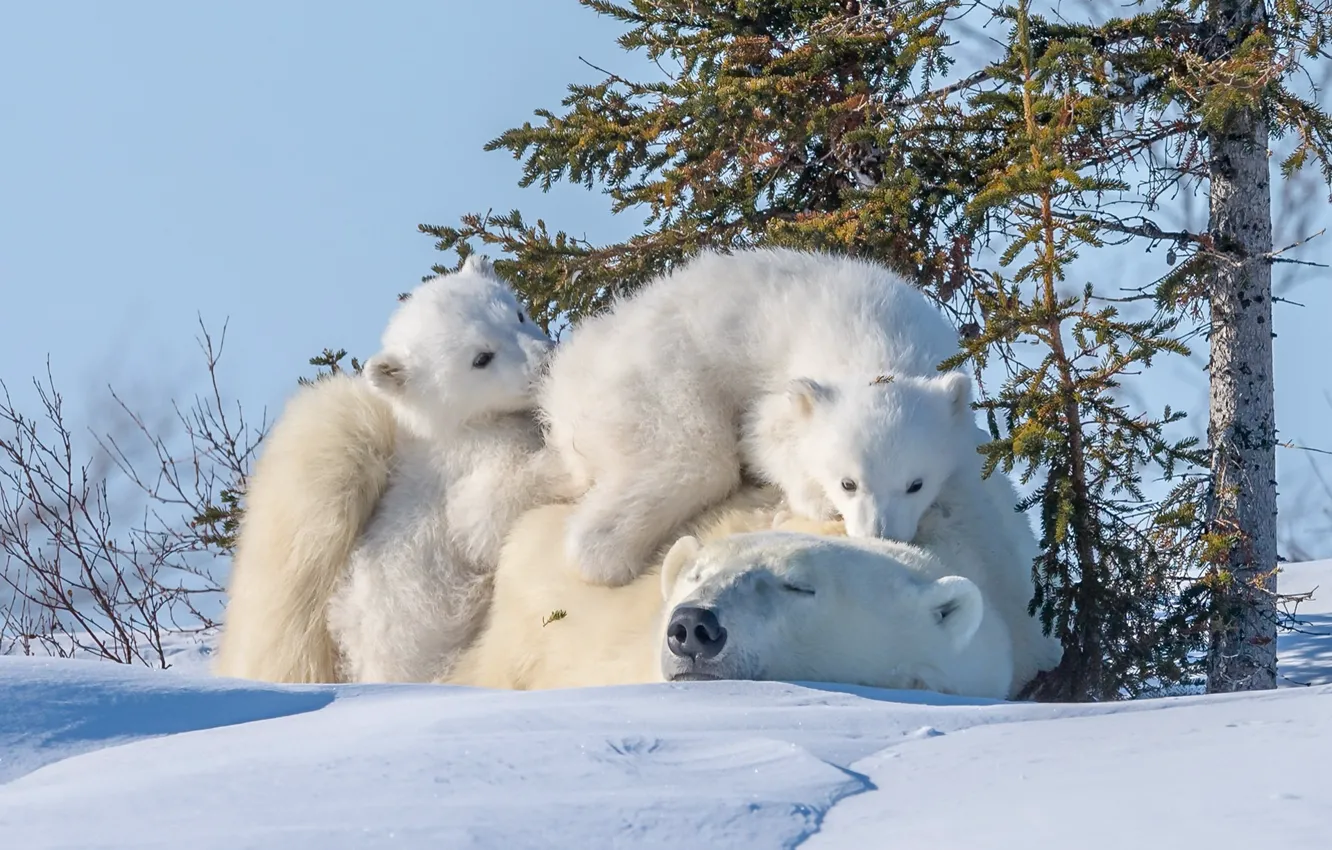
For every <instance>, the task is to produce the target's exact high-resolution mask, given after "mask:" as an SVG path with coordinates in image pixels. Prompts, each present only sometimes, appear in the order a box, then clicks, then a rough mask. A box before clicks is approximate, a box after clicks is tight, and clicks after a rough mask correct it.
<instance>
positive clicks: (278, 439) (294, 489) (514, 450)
mask: <svg viewBox="0 0 1332 850" xmlns="http://www.w3.org/2000/svg"><path fill="white" fill-rule="evenodd" d="M552 345H553V343H552V342H551V341H550V339H549V338H548V337H547V336H546V335H545V334H543V333H542V332H541V331H540V330H539V329H537V327H536V326H535V325H534V324H533V323H532V321H531V320H530V319H529V318H528V317H527V315H526V313H525V312H524V310H523V308H522V307H521V306H520V305H519V303H518V301H517V299H516V298H515V297H514V295H513V293H512V292H511V291H510V290H509V289H508V288H507V287H506V286H505V285H504V284H503V282H501V281H500V280H499V279H498V278H497V277H496V276H495V275H494V273H493V270H492V269H491V267H490V265H489V264H488V263H486V262H485V261H484V260H481V259H479V258H477V257H475V256H473V257H469V258H468V260H467V262H466V263H465V264H464V266H463V268H462V269H461V270H460V271H459V272H457V273H455V274H449V275H443V276H440V277H437V278H434V279H432V280H430V281H428V282H426V283H424V284H422V285H421V286H419V287H417V289H416V290H415V291H413V293H412V294H411V295H410V297H409V298H408V299H407V300H406V301H405V302H404V303H403V304H401V305H400V306H399V307H398V309H397V311H396V312H395V313H394V315H393V317H392V319H391V320H390V322H389V324H388V326H387V329H386V330H385V331H384V335H383V347H382V350H381V351H380V353H379V354H377V355H376V356H375V357H373V358H372V359H371V360H370V361H369V363H367V365H366V370H365V373H364V374H363V375H361V376H356V377H353V376H348V375H335V376H332V377H331V378H329V379H326V380H322V381H319V382H317V383H315V384H314V385H313V386H310V387H306V388H303V389H302V390H300V392H299V393H298V394H297V395H296V396H295V397H294V398H293V399H292V401H291V403H290V404H289V405H288V406H287V408H286V410H284V412H283V415H282V417H281V418H279V419H278V421H277V423H276V425H275V426H274V429H273V431H272V432H271V434H270V435H269V437H268V439H267V441H266V443H265V451H264V453H263V455H262V456H261V457H260V459H259V462H258V464H257V465H256V468H255V472H254V474H253V475H252V476H251V478H250V481H249V489H248V492H247V494H246V499H245V508H246V510H245V514H244V518H243V519H242V522H241V527H240V538H239V542H238V546H237V552H236V557H235V559H234V561H233V565H232V575H231V579H230V586H229V588H228V596H229V599H228V603H227V609H226V617H225V621H226V622H225V626H224V628H223V632H222V641H221V646H220V648H219V652H218V658H217V662H216V664H215V670H216V671H217V672H218V673H219V674H221V675H229V676H240V677H246V678H255V679H266V680H271V681H282V682H312V681H313V682H320V681H324V682H327V681H338V680H343V679H346V678H348V677H350V678H353V679H362V680H381V679H392V680H400V679H414V680H427V679H429V678H430V677H431V676H433V675H436V674H437V673H438V672H439V671H440V670H441V669H443V668H444V667H446V666H447V664H448V661H449V658H450V656H451V654H452V653H453V652H454V651H455V650H456V649H457V648H458V646H460V645H461V644H462V643H463V642H465V641H466V640H468V639H470V637H471V634H472V629H474V628H475V625H476V623H477V622H479V620H480V618H481V614H482V613H483V612H484V605H485V601H486V599H487V595H486V582H487V581H488V577H489V573H490V570H491V569H493V567H494V564H495V562H496V560H497V558H498V553H499V548H500V543H501V541H502V539H503V536H504V535H505V534H506V533H507V531H508V526H509V525H510V524H511V523H512V521H513V520H514V519H515V518H516V517H517V516H518V515H519V514H520V513H522V512H523V511H525V510H527V509H528V508H530V507H531V506H532V505H534V504H537V503H539V502H540V501H541V500H542V498H543V496H542V489H543V488H542V478H541V476H540V475H539V474H538V471H537V464H538V462H539V461H538V457H537V456H538V450H539V448H540V445H541V441H540V436H539V431H538V429H537V427H536V423H535V420H534V418H533V416H532V408H533V404H534V384H535V380H536V378H537V376H538V374H539V373H540V371H541V369H542V368H543V365H544V363H545V362H546V360H547V358H548V354H549V351H550V349H551V347H552Z"/></svg>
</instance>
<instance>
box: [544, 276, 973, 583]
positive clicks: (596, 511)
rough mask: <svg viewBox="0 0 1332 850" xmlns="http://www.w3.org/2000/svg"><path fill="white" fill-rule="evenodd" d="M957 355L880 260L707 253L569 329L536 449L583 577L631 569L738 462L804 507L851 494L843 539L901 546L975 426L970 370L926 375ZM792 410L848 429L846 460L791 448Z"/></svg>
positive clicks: (627, 576) (620, 578)
mask: <svg viewBox="0 0 1332 850" xmlns="http://www.w3.org/2000/svg"><path fill="white" fill-rule="evenodd" d="M956 351H957V334H956V332H955V331H954V330H953V328H952V327H951V326H950V325H949V323H948V322H947V321H946V320H945V319H944V317H943V316H942V314H941V313H940V312H939V311H938V310H937V309H936V308H935V307H934V306H933V305H931V304H930V303H929V301H927V300H926V298H925V297H924V296H923V295H922V294H921V293H919V292H918V291H916V290H915V289H913V288H912V287H911V286H910V285H908V284H907V283H905V282H904V281H902V280H901V279H899V278H898V277H897V276H896V275H894V274H892V273H891V272H889V271H888V270H887V269H886V268H884V267H882V266H878V265H874V264H871V263H867V262H862V261H859V260H854V259H850V258H844V257H834V256H829V255H823V254H813V253H804V252H797V251H790V250H759V251H743V252H739V253H736V254H732V255H722V254H715V253H705V254H702V255H701V256H699V257H698V258H696V259H694V260H693V261H691V262H690V263H688V264H687V265H685V266H684V267H682V268H681V269H679V270H677V271H675V272H674V273H673V274H671V275H668V276H667V277H664V278H662V279H660V280H657V281H655V282H653V283H650V284H648V285H647V286H644V287H643V288H642V289H640V290H639V291H638V292H637V293H635V294H633V295H631V296H629V297H628V298H625V299H623V300H621V301H619V302H617V303H616V304H615V305H614V306H613V307H612V308H611V309H609V310H608V311H606V312H604V313H602V314H599V315H596V316H593V317H591V318H589V319H587V320H585V321H583V322H582V323H580V324H579V325H578V326H577V327H576V328H575V330H574V333H573V336H572V338H571V339H570V340H569V341H568V342H566V343H564V344H563V345H562V346H561V347H560V350H559V351H558V352H557V353H556V354H555V356H554V358H553V360H552V363H551V367H550V371H549V374H548V375H547V377H546V379H545V380H544V381H543V382H542V386H541V389H540V393H539V401H540V409H541V410H540V412H541V416H542V419H543V421H544V423H545V425H546V427H547V437H546V439H547V445H548V446H550V448H551V449H552V451H554V452H555V453H557V454H558V456H559V458H560V459H561V460H562V461H563V465H564V468H565V470H566V471H567V473H568V475H569V478H570V479H571V480H570V485H571V490H572V491H574V492H581V493H582V495H581V499H580V503H579V507H578V509H577V511H576V513H575V515H574V518H573V520H572V522H571V524H570V529H569V535H568V540H567V543H566V546H567V550H568V552H567V553H568V555H569V557H570V559H571V560H572V561H574V562H575V563H577V564H579V565H580V567H581V569H582V570H583V571H584V574H585V575H586V576H587V577H588V578H589V579H590V580H592V581H596V582H601V583H605V584H623V583H624V582H627V581H629V580H631V579H633V578H634V577H635V576H636V575H638V574H639V573H640V572H642V571H643V570H644V569H646V567H647V563H648V559H649V558H650V556H651V553H652V552H653V551H654V550H655V549H656V547H658V546H659V545H661V544H662V543H663V542H665V538H666V536H667V534H668V533H669V532H670V530H671V529H672V528H674V527H676V526H678V525H679V524H680V523H682V522H684V521H686V520H687V519H689V518H690V517H692V516H695V515H697V513H698V512H699V511H700V510H701V509H702V508H704V507H706V506H707V505H710V504H714V503H716V502H718V501H719V500H721V499H722V498H724V497H725V496H726V495H727V494H728V493H730V492H733V491H734V490H735V489H736V487H737V486H738V485H739V484H740V481H741V476H742V469H748V470H749V471H750V472H752V473H754V474H756V475H757V476H758V477H759V478H761V479H764V480H766V481H769V482H772V483H775V484H777V485H779V486H780V487H782V488H783V489H784V490H785V491H786V495H787V497H788V499H790V501H791V504H792V506H793V507H794V508H795V509H796V510H797V511H799V512H801V513H804V514H807V515H810V516H815V515H819V516H821V515H827V514H829V513H830V506H831V505H833V504H837V503H838V501H839V500H841V501H845V499H843V498H842V497H843V496H844V495H847V494H851V493H853V492H854V494H855V504H854V505H853V506H849V507H848V510H846V511H844V512H843V516H845V517H846V521H847V530H848V532H849V533H850V534H851V535H853V536H874V535H889V536H893V537H898V538H901V539H906V540H909V539H910V538H911V537H912V536H913V535H914V533H915V524H916V522H917V521H918V520H919V518H920V516H921V514H923V513H924V511H925V509H926V508H927V507H928V506H929V505H930V504H931V503H932V502H933V501H934V499H935V497H936V496H937V495H938V493H939V490H940V488H941V487H942V486H943V484H944V481H945V480H946V479H947V477H948V474H949V472H951V463H952V460H953V459H954V458H956V457H958V456H959V455H960V452H961V451H962V449H961V448H959V447H960V446H961V445H962V444H963V442H964V441H965V438H966V435H967V434H969V433H970V431H971V429H972V428H974V419H973V417H972V415H971V411H970V401H971V383H970V379H969V377H968V376H967V375H966V374H963V373H960V372H958V373H950V374H947V375H943V376H939V375H938V372H937V366H938V364H939V363H941V362H942V361H943V360H945V359H947V358H948V357H949V356H951V355H953V354H954V353H956ZM888 375H891V376H892V378H893V379H892V380H891V381H889V380H886V379H882V378H881V376H888ZM789 411H795V412H797V413H799V414H808V415H809V416H814V417H818V418H819V419H820V421H824V420H826V422H827V423H829V424H828V425H827V426H826V427H824V428H823V433H822V434H821V435H820V437H821V438H827V439H829V440H838V439H841V437H842V435H843V434H844V433H846V434H854V435H855V440H854V451H856V452H858V453H859V456H858V457H856V458H855V460H856V461H857V463H856V464H854V465H848V464H843V465H842V466H841V467H834V466H831V465H830V461H829V458H826V457H823V456H820V455H818V454H817V453H814V452H813V451H812V450H806V449H804V448H802V447H800V446H798V445H796V444H795V443H793V442H791V439H792V438H793V437H794V436H795V434H796V431H795V430H794V429H793V428H792V427H790V426H789V425H788V420H789V419H790V416H789V415H788V412H789ZM742 430H743V432H744V434H743V438H742ZM971 450H972V451H974V446H973V447H972V448H971ZM871 458H873V460H871Z"/></svg>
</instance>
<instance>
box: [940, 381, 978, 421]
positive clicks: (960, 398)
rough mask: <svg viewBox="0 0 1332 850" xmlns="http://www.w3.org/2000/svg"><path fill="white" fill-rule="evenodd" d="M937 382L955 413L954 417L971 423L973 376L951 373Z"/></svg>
mask: <svg viewBox="0 0 1332 850" xmlns="http://www.w3.org/2000/svg"><path fill="white" fill-rule="evenodd" d="M937 380H938V382H939V385H940V387H941V388H942V389H943V392H944V395H945V396H946V397H947V399H948V406H949V409H950V410H952V411H953V415H954V416H956V417H957V418H959V419H965V421H967V422H970V421H971V420H972V418H973V417H972V415H971V376H970V375H968V374H967V373H966V372H949V373H948V374H946V375H944V376H943V377H941V378H938V379H937Z"/></svg>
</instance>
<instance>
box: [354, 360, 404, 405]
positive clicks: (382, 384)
mask: <svg viewBox="0 0 1332 850" xmlns="http://www.w3.org/2000/svg"><path fill="white" fill-rule="evenodd" d="M364 371H365V376H366V378H367V379H368V380H369V381H370V385H371V386H373V387H374V388H375V389H377V390H379V391H381V392H383V393H387V394H389V395H396V394H398V393H400V392H402V388H403V387H404V386H406V385H407V367H406V365H404V364H403V362H402V361H401V360H399V359H398V358H397V357H395V356H393V355H392V354H376V355H375V356H374V357H371V358H370V359H369V360H367V361H366V363H365V370H364Z"/></svg>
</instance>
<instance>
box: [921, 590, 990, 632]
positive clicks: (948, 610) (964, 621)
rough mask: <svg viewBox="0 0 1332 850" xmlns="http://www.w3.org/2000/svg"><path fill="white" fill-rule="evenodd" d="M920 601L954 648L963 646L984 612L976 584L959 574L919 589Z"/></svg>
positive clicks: (983, 601) (978, 625) (983, 600)
mask: <svg viewBox="0 0 1332 850" xmlns="http://www.w3.org/2000/svg"><path fill="white" fill-rule="evenodd" d="M921 603H922V604H923V605H924V606H925V608H926V611H928V613H929V616H930V619H931V621H932V622H933V623H934V625H935V626H937V627H938V628H939V629H941V630H942V631H943V633H944V635H945V637H946V639H947V640H948V644H949V646H951V647H952V648H953V649H954V650H955V651H960V650H962V649H963V648H965V647H966V645H967V644H968V643H969V642H970V641H971V639H972V637H974V636H975V634H976V629H978V628H980V624H981V617H983V616H984V615H985V599H984V597H982V596H981V592H980V588H979V587H977V586H976V584H975V582H973V581H971V580H970V579H967V578H963V577H962V576H945V577H944V578H941V579H939V580H938V581H933V582H930V583H929V584H927V585H925V587H924V589H923V590H922V591H921Z"/></svg>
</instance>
